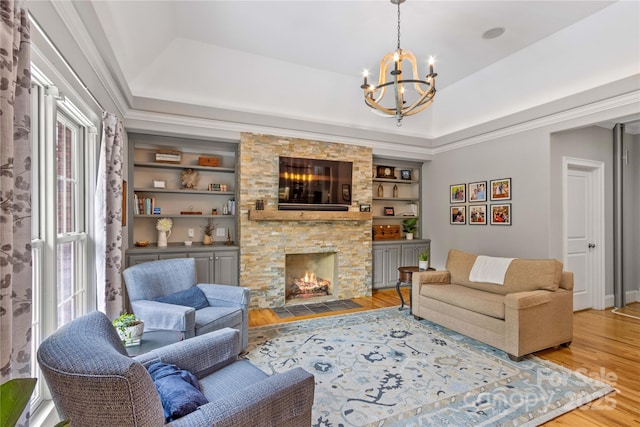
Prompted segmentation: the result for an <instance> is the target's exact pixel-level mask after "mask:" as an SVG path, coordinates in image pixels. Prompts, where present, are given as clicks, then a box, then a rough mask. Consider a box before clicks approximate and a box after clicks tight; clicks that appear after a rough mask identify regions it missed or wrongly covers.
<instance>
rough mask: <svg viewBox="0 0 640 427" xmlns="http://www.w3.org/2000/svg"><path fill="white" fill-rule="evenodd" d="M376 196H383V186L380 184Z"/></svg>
mask: <svg viewBox="0 0 640 427" xmlns="http://www.w3.org/2000/svg"><path fill="white" fill-rule="evenodd" d="M378 197H384V187H383V186H382V184H380V185H378Z"/></svg>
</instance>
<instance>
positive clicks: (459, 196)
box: [449, 184, 467, 203]
mask: <svg viewBox="0 0 640 427" xmlns="http://www.w3.org/2000/svg"><path fill="white" fill-rule="evenodd" d="M449 195H450V197H451V203H464V202H466V201H467V186H466V185H465V184H455V185H451V186H449Z"/></svg>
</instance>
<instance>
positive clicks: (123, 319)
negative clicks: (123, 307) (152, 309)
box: [112, 313, 144, 347]
mask: <svg viewBox="0 0 640 427" xmlns="http://www.w3.org/2000/svg"><path fill="white" fill-rule="evenodd" d="M112 323H113V327H114V328H116V331H118V336H119V337H120V339H121V340H122V344H124V346H125V347H130V346H134V345H139V344H140V338H141V337H142V332H143V331H144V322H143V321H142V320H141V319H138V318H137V317H136V315H135V314H131V313H123V314H121V315H120V316H119V317H118V318H117V319H114V320H113V322H112Z"/></svg>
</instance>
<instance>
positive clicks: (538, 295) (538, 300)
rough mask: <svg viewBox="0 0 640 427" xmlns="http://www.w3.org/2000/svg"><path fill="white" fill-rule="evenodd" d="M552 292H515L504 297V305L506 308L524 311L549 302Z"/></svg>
mask: <svg viewBox="0 0 640 427" xmlns="http://www.w3.org/2000/svg"><path fill="white" fill-rule="evenodd" d="M552 295H553V292H552V291H543V290H540V291H528V292H516V293H512V294H507V295H505V298H504V304H505V305H506V306H507V307H508V308H512V309H515V310H524V309H526V308H531V307H535V306H537V305H541V304H546V303H548V302H550V301H551V298H552Z"/></svg>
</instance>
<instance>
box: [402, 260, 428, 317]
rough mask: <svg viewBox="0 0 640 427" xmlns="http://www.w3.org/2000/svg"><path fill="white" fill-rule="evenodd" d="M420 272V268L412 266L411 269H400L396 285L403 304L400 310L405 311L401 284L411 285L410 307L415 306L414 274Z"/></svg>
mask: <svg viewBox="0 0 640 427" xmlns="http://www.w3.org/2000/svg"><path fill="white" fill-rule="evenodd" d="M434 270H435V268H431V267H429V268H427V270H425V271H434ZM418 271H420V268H419V267H417V266H410V267H398V272H399V273H400V274H399V277H398V282H397V283H396V292H398V296H399V297H400V302H401V303H402V304H401V305H400V308H399V309H398V310H404V297H403V296H402V292H400V285H401V284H408V285H409V306H411V305H413V304H412V302H413V301H412V300H413V297H412V292H411V291H412V289H411V287H412V284H413V273H415V272H418ZM409 314H413V313H412V312H411V311H409Z"/></svg>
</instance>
